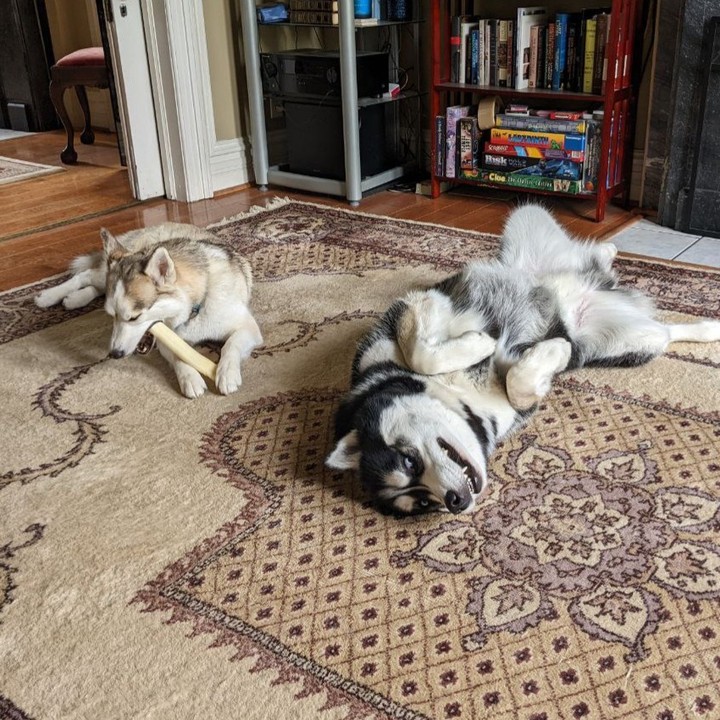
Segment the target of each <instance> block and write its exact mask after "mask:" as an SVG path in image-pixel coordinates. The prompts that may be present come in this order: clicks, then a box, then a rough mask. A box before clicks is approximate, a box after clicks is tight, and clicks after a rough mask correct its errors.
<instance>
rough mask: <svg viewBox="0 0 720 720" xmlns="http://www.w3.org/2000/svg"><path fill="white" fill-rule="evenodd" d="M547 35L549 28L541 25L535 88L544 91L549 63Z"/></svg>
mask: <svg viewBox="0 0 720 720" xmlns="http://www.w3.org/2000/svg"><path fill="white" fill-rule="evenodd" d="M547 34H548V26H547V25H540V32H539V33H538V53H537V68H536V71H535V72H536V78H535V87H537V88H539V89H542V88H544V87H545V70H544V68H545V63H546V61H547Z"/></svg>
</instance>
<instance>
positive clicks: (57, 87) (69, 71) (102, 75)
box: [50, 47, 110, 165]
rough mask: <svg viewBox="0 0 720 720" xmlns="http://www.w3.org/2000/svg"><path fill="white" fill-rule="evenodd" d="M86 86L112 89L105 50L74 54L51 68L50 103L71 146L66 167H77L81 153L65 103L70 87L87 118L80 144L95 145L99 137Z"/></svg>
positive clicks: (67, 149) (65, 153)
mask: <svg viewBox="0 0 720 720" xmlns="http://www.w3.org/2000/svg"><path fill="white" fill-rule="evenodd" d="M86 86H89V87H97V88H107V87H109V86H110V73H109V72H108V68H107V65H106V64H105V53H104V52H103V49H102V48H101V47H91V48H83V49H82V50H76V51H75V52H71V53H70V54H69V55H65V57H62V58H60V60H58V61H57V62H56V63H55V65H53V66H52V67H51V68H50V99H51V100H52V103H53V105H54V106H55V110H56V111H57V114H58V115H59V116H60V120H62V124H63V125H64V126H65V132H66V133H67V146H66V147H65V149H64V150H63V151H62V152H61V153H60V160H62V162H64V163H65V164H66V165H74V164H75V163H76V162H77V153H76V152H75V148H74V146H73V139H74V136H75V130H74V129H73V126H72V123H71V122H70V116H69V115H68V113H67V109H66V108H65V99H64V96H65V90H67V89H68V88H69V87H74V88H75V93H76V94H77V98H78V100H79V101H80V107H81V108H82V111H83V116H84V117H85V129H84V130H83V131H82V134H81V135H80V142H82V143H83V144H84V145H92V144H93V143H94V142H95V133H94V132H93V131H92V127H91V126H90V106H89V105H88V99H87V94H86V92H85V87H86Z"/></svg>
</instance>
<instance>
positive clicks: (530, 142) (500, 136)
mask: <svg viewBox="0 0 720 720" xmlns="http://www.w3.org/2000/svg"><path fill="white" fill-rule="evenodd" d="M490 141H491V142H493V143H498V144H500V145H525V146H534V147H539V148H552V149H556V150H582V151H584V150H585V136H584V135H580V134H578V133H543V132H533V131H531V130H512V129H510V128H497V127H495V128H492V129H491V130H490Z"/></svg>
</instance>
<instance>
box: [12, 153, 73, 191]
mask: <svg viewBox="0 0 720 720" xmlns="http://www.w3.org/2000/svg"><path fill="white" fill-rule="evenodd" d="M62 169H63V168H61V167H56V166H55V165H43V164H42V163H33V162H27V161H26V160H15V159H14V158H9V157H0V185H6V184H8V183H13V182H18V181H19V180H28V179H29V178H33V177H38V176H40V175H48V174H49V173H55V172H61V171H62Z"/></svg>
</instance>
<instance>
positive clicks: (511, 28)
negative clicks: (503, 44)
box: [507, 20, 515, 88]
mask: <svg viewBox="0 0 720 720" xmlns="http://www.w3.org/2000/svg"><path fill="white" fill-rule="evenodd" d="M507 86H508V87H509V88H511V87H515V21H514V20H508V63H507Z"/></svg>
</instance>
